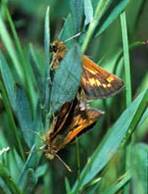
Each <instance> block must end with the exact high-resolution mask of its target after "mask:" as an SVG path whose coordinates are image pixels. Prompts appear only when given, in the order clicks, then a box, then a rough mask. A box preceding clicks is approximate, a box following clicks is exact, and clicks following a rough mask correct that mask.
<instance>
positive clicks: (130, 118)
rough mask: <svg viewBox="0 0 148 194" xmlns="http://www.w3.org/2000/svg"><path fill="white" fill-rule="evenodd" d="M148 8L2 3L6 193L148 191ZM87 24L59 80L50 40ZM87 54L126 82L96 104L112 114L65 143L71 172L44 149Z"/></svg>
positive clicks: (0, 157) (0, 116)
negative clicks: (52, 64) (55, 116)
mask: <svg viewBox="0 0 148 194" xmlns="http://www.w3.org/2000/svg"><path fill="white" fill-rule="evenodd" d="M146 8H148V2H147V1H145V0H141V1H137V2H136V4H135V1H134V0H130V1H128V0H118V1H117V0H106V1H104V0H100V1H99V0H92V1H91V0H85V1H84V0H70V1H66V0H63V1H57V0H56V1H51V0H48V1H47V0H42V1H37V0H36V1H33V0H25V1H19V0H13V1H6V0H1V1H0V194H5V193H6V194H10V193H13V194H31V193H36V194H40V193H45V194H50V193H51V194H52V193H57V194H58V193H60V194H61V193H67V194H78V193H89V194H97V193H101V194H115V193H118V194H121V193H124V194H129V193H132V194H146V193H147V188H148V182H147V178H148V177H147V172H148V169H147V168H148V165H147V155H148V145H147V140H148V139H147V138H148V137H147V135H148V131H147V125H148V119H147V116H148V111H147V109H146V108H147V101H148V90H147V83H148V75H147V72H146V70H147V68H146V67H147V61H148V58H147V39H148V37H147V34H148V31H147V30H148V29H147V19H148V14H147V9H146ZM79 32H81V34H80V36H78V37H76V38H73V39H72V40H69V41H68V42H67V43H66V44H67V47H68V48H69V49H70V52H71V53H70V54H69V55H67V58H66V60H67V61H66V62H65V63H64V62H63V64H62V65H63V68H59V71H58V73H57V75H56V78H55V79H56V80H55V82H53V83H51V77H50V74H49V71H50V68H51V67H50V61H51V53H50V52H49V50H50V49H49V47H50V44H49V43H50V42H52V41H53V40H54V39H60V40H66V39H69V38H70V37H72V36H73V35H75V34H77V33H79ZM76 53H77V58H76V57H75V56H76V55H75V54H76ZM83 53H85V54H87V55H88V56H91V58H92V59H93V60H94V61H96V62H98V64H100V65H101V66H102V67H103V68H105V69H106V70H108V71H109V72H113V73H114V74H117V75H118V76H119V77H121V78H122V79H123V80H124V83H125V88H124V89H123V91H121V93H120V94H118V95H116V96H114V97H111V98H108V99H105V100H100V99H98V100H93V101H91V102H90V104H91V106H93V107H96V108H98V109H101V110H103V111H105V114H104V115H103V116H102V117H101V118H100V119H99V120H98V121H97V123H96V124H95V126H94V127H93V129H92V130H90V131H89V132H87V133H85V134H83V135H82V136H81V137H78V138H76V140H75V141H74V142H73V143H71V144H68V146H66V147H65V149H63V150H61V151H60V153H59V155H60V157H61V158H62V159H63V161H64V162H65V163H66V164H68V165H69V166H70V168H71V169H72V173H69V172H68V171H67V169H65V167H64V166H63V164H62V163H61V162H60V161H59V160H58V159H56V158H55V159H53V160H51V161H50V160H48V159H46V157H45V155H44V153H43V150H42V149H41V147H42V146H43V145H44V141H43V137H44V135H45V133H46V132H47V130H48V128H49V126H50V124H51V123H50V121H51V120H50V118H51V116H52V115H53V114H54V112H53V110H55V111H57V110H58V109H59V107H60V106H61V105H62V104H63V103H64V102H66V101H68V100H72V99H73V98H74V97H75V95H76V93H77V90H78V87H79V85H78V84H77V83H76V82H75V79H73V77H72V76H70V75H71V74H70V71H71V70H72V71H73V72H75V76H77V78H78V79H79V78H80V71H81V69H80V68H78V66H76V65H75V66H74V65H73V61H74V60H73V59H75V63H76V64H79V62H80V56H81V55H82V54H83ZM63 75H64V76H63ZM67 78H68V81H67ZM65 83H66V84H65ZM59 85H60V87H61V88H64V89H63V90H60V88H58V87H57V86H59ZM69 88H71V91H70V92H69ZM59 98H60V99H62V100H61V101H60V100H59ZM51 99H52V100H51ZM51 106H52V108H53V109H52V111H51Z"/></svg>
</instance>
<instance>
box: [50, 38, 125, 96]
mask: <svg viewBox="0 0 148 194" xmlns="http://www.w3.org/2000/svg"><path fill="white" fill-rule="evenodd" d="M50 50H51V52H53V58H52V62H51V66H52V68H53V69H56V68H58V66H59V63H60V61H61V60H62V59H63V57H64V55H65V53H66V51H67V48H66V45H65V44H64V42H62V41H59V40H55V41H54V42H53V43H52V44H51V46H50ZM82 68H83V73H82V76H81V90H82V92H83V93H84V95H85V98H86V99H97V98H100V99H103V98H107V97H110V96H113V95H115V94H117V93H118V92H120V91H121V89H122V88H123V86H124V83H123V81H122V80H121V79H120V78H119V77H117V76H115V75H114V74H112V73H109V72H108V71H106V70H105V69H103V68H101V67H100V66H98V65H97V64H95V62H93V61H92V60H91V59H89V58H88V57H87V56H86V55H83V56H82Z"/></svg>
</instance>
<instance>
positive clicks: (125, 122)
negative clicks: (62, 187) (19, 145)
mask: <svg viewBox="0 0 148 194" xmlns="http://www.w3.org/2000/svg"><path fill="white" fill-rule="evenodd" d="M147 99H148V90H145V91H144V92H143V93H141V94H140V95H139V96H138V97H137V98H136V99H135V100H134V101H133V102H132V103H131V104H130V106H129V107H128V108H127V109H126V110H125V111H124V112H123V114H122V115H121V116H120V118H119V119H118V121H117V122H116V123H115V124H114V126H113V127H112V128H111V129H110V130H109V131H108V133H107V134H106V135H105V137H104V139H103V141H102V143H101V144H100V145H99V146H98V147H97V149H96V150H95V152H94V153H93V155H92V156H91V157H90V158H89V160H88V163H87V164H86V166H85V167H84V169H83V171H82V173H81V175H80V179H79V180H78V181H76V183H75V185H74V187H73V189H72V191H73V193H77V192H79V191H80V190H81V189H82V188H83V187H84V186H85V185H86V184H87V183H89V182H90V181H91V180H92V179H93V178H94V177H95V176H96V175H97V173H99V172H100V171H101V170H102V169H103V168H104V167H105V165H106V164H107V162H108V161H109V160H110V159H111V157H112V156H113V155H114V153H115V152H116V151H117V149H118V147H119V146H120V144H121V142H122V141H123V139H128V138H129V135H131V133H132V132H133V131H134V129H136V125H137V124H138V122H139V119H140V118H141V116H142V114H143V112H144V110H145V108H146V103H147ZM126 134H128V135H127V137H126V138H125V135H126Z"/></svg>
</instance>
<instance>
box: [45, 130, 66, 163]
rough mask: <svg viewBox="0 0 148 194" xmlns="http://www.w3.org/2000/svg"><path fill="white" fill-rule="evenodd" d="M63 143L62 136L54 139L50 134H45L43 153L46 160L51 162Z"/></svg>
mask: <svg viewBox="0 0 148 194" xmlns="http://www.w3.org/2000/svg"><path fill="white" fill-rule="evenodd" d="M62 142H63V136H62V135H59V134H58V135H56V138H53V137H52V133H51V134H48V133H47V134H46V136H45V148H44V153H45V156H46V158H48V159H50V160H52V159H53V158H54V156H55V155H56V153H57V152H58V151H59V150H60V149H61V145H62Z"/></svg>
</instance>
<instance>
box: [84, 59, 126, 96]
mask: <svg viewBox="0 0 148 194" xmlns="http://www.w3.org/2000/svg"><path fill="white" fill-rule="evenodd" d="M82 63H83V74H82V78H81V88H82V90H83V91H84V93H85V95H86V98H87V99H96V98H107V97H109V96H113V95H115V94H116V93H118V92H119V91H120V90H121V89H122V88H123V86H124V83H123V81H122V80H121V79H120V78H118V77H117V76H115V75H113V74H111V73H109V72H107V71H106V70H104V69H103V68H101V67H100V66H97V65H96V64H95V63H94V62H93V61H92V60H90V59H89V58H88V57H87V56H85V55H84V56H83V57H82Z"/></svg>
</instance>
